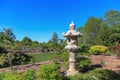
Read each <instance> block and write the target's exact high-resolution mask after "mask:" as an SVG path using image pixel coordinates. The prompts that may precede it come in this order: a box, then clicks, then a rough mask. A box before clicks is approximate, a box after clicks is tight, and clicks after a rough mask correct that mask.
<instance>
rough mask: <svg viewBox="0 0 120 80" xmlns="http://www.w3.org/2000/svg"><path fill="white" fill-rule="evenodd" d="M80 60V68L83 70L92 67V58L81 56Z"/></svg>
mask: <svg viewBox="0 0 120 80" xmlns="http://www.w3.org/2000/svg"><path fill="white" fill-rule="evenodd" d="M79 61H80V62H79V63H78V68H79V69H80V70H81V71H83V72H86V71H88V70H89V69H90V68H91V60H90V59H88V58H81V59H80V60H79Z"/></svg>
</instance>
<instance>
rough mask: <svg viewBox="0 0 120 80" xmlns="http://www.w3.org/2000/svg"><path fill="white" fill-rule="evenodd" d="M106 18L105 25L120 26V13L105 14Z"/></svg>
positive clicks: (113, 11)
mask: <svg viewBox="0 0 120 80" xmlns="http://www.w3.org/2000/svg"><path fill="white" fill-rule="evenodd" d="M104 18H105V21H104V24H107V26H117V25H118V24H120V11H117V10H110V11H108V12H107V13H106V14H105V16H104Z"/></svg>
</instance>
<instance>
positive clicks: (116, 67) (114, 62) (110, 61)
mask: <svg viewBox="0 0 120 80" xmlns="http://www.w3.org/2000/svg"><path fill="white" fill-rule="evenodd" d="M91 60H92V65H99V64H100V61H101V60H103V61H104V63H105V66H103V67H102V68H104V69H110V70H113V71H116V72H118V73H120V59H117V57H116V55H112V56H105V55H92V56H91Z"/></svg>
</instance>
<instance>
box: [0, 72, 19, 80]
mask: <svg viewBox="0 0 120 80" xmlns="http://www.w3.org/2000/svg"><path fill="white" fill-rule="evenodd" d="M0 80H21V79H20V75H19V74H18V73H7V72H3V73H1V75H0Z"/></svg>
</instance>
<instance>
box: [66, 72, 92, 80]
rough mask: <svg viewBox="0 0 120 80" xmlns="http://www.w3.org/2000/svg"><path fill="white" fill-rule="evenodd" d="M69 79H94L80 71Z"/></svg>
mask: <svg viewBox="0 0 120 80" xmlns="http://www.w3.org/2000/svg"><path fill="white" fill-rule="evenodd" d="M68 80H93V79H92V78H91V77H89V76H87V75H84V74H82V73H79V74H76V75H74V76H70V77H68Z"/></svg>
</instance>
